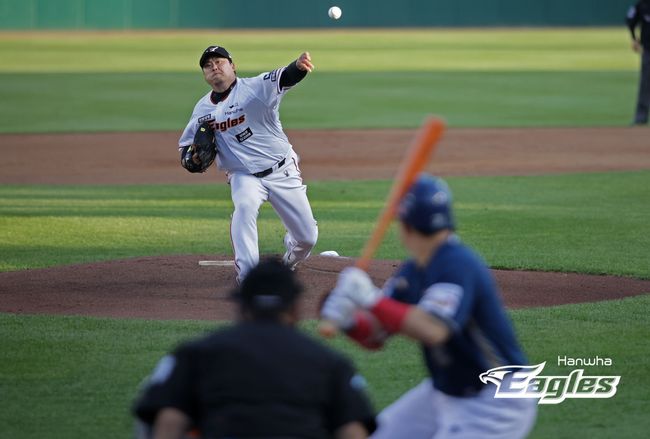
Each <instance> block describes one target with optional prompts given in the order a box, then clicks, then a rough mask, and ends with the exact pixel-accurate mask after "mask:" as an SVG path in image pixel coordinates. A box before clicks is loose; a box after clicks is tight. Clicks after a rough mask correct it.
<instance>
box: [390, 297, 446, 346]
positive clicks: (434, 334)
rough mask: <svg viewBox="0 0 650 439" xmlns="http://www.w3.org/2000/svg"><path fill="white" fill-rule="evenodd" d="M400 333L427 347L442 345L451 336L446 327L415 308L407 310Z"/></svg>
mask: <svg viewBox="0 0 650 439" xmlns="http://www.w3.org/2000/svg"><path fill="white" fill-rule="evenodd" d="M400 332H401V333H402V334H404V335H406V336H408V337H410V338H412V339H414V340H417V341H419V342H421V343H424V344H426V345H429V346H433V345H437V344H441V343H444V342H445V341H447V339H448V338H449V336H450V335H451V333H450V331H449V328H448V327H447V325H445V324H444V323H442V322H441V321H439V320H436V319H435V318H433V317H431V316H430V315H429V314H427V313H426V312H425V311H423V310H421V309H420V308H418V307H417V306H412V307H411V309H410V310H409V313H408V314H407V315H406V318H405V319H404V323H403V324H402V329H401V330H400Z"/></svg>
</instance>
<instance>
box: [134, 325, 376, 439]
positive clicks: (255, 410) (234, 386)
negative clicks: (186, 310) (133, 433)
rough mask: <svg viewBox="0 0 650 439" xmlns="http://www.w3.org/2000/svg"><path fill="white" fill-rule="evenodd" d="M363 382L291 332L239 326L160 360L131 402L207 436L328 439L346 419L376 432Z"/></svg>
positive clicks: (142, 414)
mask: <svg viewBox="0 0 650 439" xmlns="http://www.w3.org/2000/svg"><path fill="white" fill-rule="evenodd" d="M364 388H365V380H364V379H363V377H361V376H360V375H357V374H356V372H355V371H354V369H353V367H352V365H351V364H350V362H349V361H348V360H346V359H345V358H344V357H343V356H341V355H339V354H337V353H335V352H334V351H332V350H330V349H328V348H326V347H325V346H322V345H321V344H319V343H317V342H316V341H314V340H312V339H311V338H309V337H308V336H306V335H304V334H302V333H300V332H299V331H298V330H296V329H295V328H292V327H289V326H285V325H281V324H277V323H272V322H268V323H267V322H243V323H239V324H237V325H235V326H233V327H231V328H228V329H225V330H220V331H217V332H214V333H212V334H210V335H208V336H206V337H204V338H202V339H199V340H197V341H193V342H189V343H186V344H183V345H181V346H180V347H179V348H178V349H177V350H176V351H175V352H174V354H173V355H171V356H167V357H165V358H163V359H162V360H161V361H160V363H159V364H158V366H157V368H156V370H155V371H154V373H153V374H152V376H151V378H150V382H149V383H148V384H147V387H146V388H145V390H144V393H143V394H142V396H141V397H140V399H139V400H138V401H137V402H136V405H135V408H134V410H135V413H136V415H137V416H138V417H139V418H140V419H142V420H143V421H144V422H146V423H152V422H153V421H154V419H155V416H156V414H157V412H158V411H159V410H161V409H162V408H165V407H173V408H176V409H179V410H181V411H182V412H183V413H185V414H187V415H188V416H189V417H190V418H191V419H192V421H193V422H194V423H195V426H196V427H197V428H198V429H199V430H200V431H201V433H202V435H203V437H207V438H223V437H236V438H252V437H260V438H261V437H264V438H273V437H282V438H287V437H292V438H293V437H295V438H330V437H332V435H333V432H334V431H336V430H337V429H338V428H339V427H340V426H342V425H344V424H347V423H348V422H354V421H359V422H362V423H363V424H365V425H366V428H368V430H369V431H372V430H374V428H375V424H374V415H373V412H372V409H371V407H370V404H369V403H368V400H367V398H366V395H365V389H364Z"/></svg>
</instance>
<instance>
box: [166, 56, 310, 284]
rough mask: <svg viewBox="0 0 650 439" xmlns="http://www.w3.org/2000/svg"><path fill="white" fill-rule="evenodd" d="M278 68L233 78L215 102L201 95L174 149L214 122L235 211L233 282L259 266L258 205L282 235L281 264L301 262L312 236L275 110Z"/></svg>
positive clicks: (280, 92) (293, 159) (279, 93)
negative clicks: (268, 209)
mask: <svg viewBox="0 0 650 439" xmlns="http://www.w3.org/2000/svg"><path fill="white" fill-rule="evenodd" d="M284 69H285V68H279V69H277V70H274V71H271V72H268V73H264V74H261V75H259V76H256V77H253V78H237V79H236V82H235V84H234V86H233V88H232V90H231V91H230V93H229V94H228V96H227V97H226V98H225V99H224V100H223V101H220V102H216V103H215V102H213V101H212V98H211V97H212V92H209V93H207V94H206V95H205V96H203V98H201V99H200V100H199V102H198V103H197V104H196V106H195V107H194V111H193V112H192V117H191V119H190V121H189V123H188V124H187V126H186V127H185V130H184V131H183V134H182V136H181V138H180V140H179V148H180V149H182V148H183V147H185V146H187V145H190V144H191V143H192V141H193V138H194V134H195V133H196V130H197V128H198V126H199V124H200V123H202V122H205V121H209V120H213V121H214V123H215V127H216V130H215V133H216V141H217V148H218V153H217V164H218V166H219V168H220V169H222V170H224V171H225V172H226V175H227V176H228V182H229V184H230V187H231V196H232V201H233V203H234V206H235V210H234V212H233V215H232V221H231V226H230V236H231V240H232V246H233V250H234V253H235V266H236V268H237V272H238V276H237V279H238V280H239V281H241V280H242V279H243V278H244V276H245V275H246V273H247V272H248V271H249V270H250V269H251V268H252V267H254V266H255V265H256V264H257V263H258V261H259V249H258V234H257V216H258V212H259V208H260V206H261V205H262V203H263V202H264V201H267V200H268V201H269V202H270V203H271V205H272V206H273V209H274V210H275V211H276V212H277V214H278V215H279V216H280V218H281V219H282V222H283V224H284V227H285V228H286V230H287V233H286V235H285V238H284V245H285V247H286V253H285V255H284V261H285V263H287V265H289V266H290V267H293V266H295V264H297V263H298V262H300V261H301V260H304V259H305V258H307V257H308V256H309V254H310V252H311V249H312V248H313V247H314V245H315V244H316V239H317V237H318V229H317V226H316V221H315V220H314V217H313V214H312V210H311V206H310V205H309V201H308V199H307V187H306V186H305V185H303V182H302V177H301V175H300V169H299V168H298V156H297V154H296V153H295V152H294V150H293V148H292V146H291V144H290V143H289V140H288V139H287V136H286V134H285V133H284V131H283V130H282V124H281V123H280V117H279V112H278V109H279V106H280V102H281V100H282V98H283V96H284V95H285V93H286V92H287V90H288V89H289V88H288V87H285V88H281V87H280V76H281V75H282V72H283V71H284ZM255 174H257V176H256V175H255Z"/></svg>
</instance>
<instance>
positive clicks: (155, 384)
mask: <svg viewBox="0 0 650 439" xmlns="http://www.w3.org/2000/svg"><path fill="white" fill-rule="evenodd" d="M191 366H192V364H191V354H190V351H189V350H187V349H183V348H180V349H178V350H177V351H176V352H175V353H174V354H173V355H167V356H165V357H163V358H162V359H161V360H160V361H159V362H158V365H157V366H156V368H155V369H154V371H153V373H152V374H151V376H150V377H149V380H148V382H147V383H146V385H145V387H144V391H143V393H142V395H141V396H140V398H139V399H138V401H137V402H136V404H135V406H134V412H135V414H136V415H137V416H138V418H140V419H141V420H142V421H144V422H146V423H148V424H153V422H154V421H155V420H156V416H157V415H158V412H159V411H160V410H162V409H164V408H176V409H178V410H180V411H182V412H183V413H185V414H186V415H187V416H189V417H190V418H194V416H195V409H194V407H195V404H194V401H193V398H192V389H193V388H194V385H193V383H192V380H193V377H194V374H193V373H192V367H191Z"/></svg>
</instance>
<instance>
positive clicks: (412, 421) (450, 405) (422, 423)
mask: <svg viewBox="0 0 650 439" xmlns="http://www.w3.org/2000/svg"><path fill="white" fill-rule="evenodd" d="M398 215H399V219H400V238H401V240H402V243H403V245H404V247H405V248H406V249H407V250H408V252H409V253H410V255H411V259H410V260H408V261H406V262H405V263H404V264H403V265H402V266H401V268H400V269H399V270H398V271H397V273H396V274H395V275H394V276H393V277H392V278H390V279H389V280H388V281H387V283H386V285H385V287H384V290H383V291H381V290H380V289H379V288H377V287H375V286H374V285H373V283H372V281H371V280H370V278H369V277H368V275H367V274H366V273H365V272H364V271H362V270H360V269H358V268H346V269H345V270H344V271H343V272H342V273H341V274H340V276H339V279H338V282H337V285H336V287H335V289H334V290H333V291H332V293H331V294H330V295H329V297H328V298H327V300H326V301H325V303H324V304H323V307H322V309H321V317H322V318H323V319H325V320H328V321H330V322H332V323H334V324H336V325H337V326H338V327H339V328H341V329H342V330H344V331H345V332H346V334H347V335H348V336H350V337H351V338H353V339H354V340H356V341H357V342H359V343H361V344H362V345H364V346H366V347H368V348H379V347H381V346H382V344H383V341H384V340H385V339H386V337H387V336H389V335H391V334H396V333H401V334H403V335H406V336H408V337H410V338H412V339H414V340H416V341H418V342H420V343H421V344H422V353H423V357H424V362H425V364H426V367H427V368H428V370H429V373H430V376H431V378H429V379H426V380H424V381H423V382H422V383H421V384H420V385H418V386H416V387H415V388H413V389H411V390H410V391H409V392H407V393H406V394H404V395H403V396H402V397H401V398H399V399H398V400H397V401H396V402H394V403H393V404H392V405H390V406H388V407H387V408H386V409H385V410H383V411H382V413H380V415H379V417H378V429H377V431H376V432H375V434H373V435H372V438H381V439H388V438H391V439H394V438H409V439H419V438H422V439H424V438H426V439H434V438H435V439H440V438H482V439H497V438H499V439H501V438H503V439H505V438H522V437H525V436H526V435H527V434H528V432H529V431H530V430H531V428H532V426H533V424H534V421H535V416H536V407H537V406H536V404H537V401H536V400H534V399H496V398H495V397H494V393H495V387H494V386H491V385H489V386H488V385H486V384H484V383H483V382H481V380H480V379H479V375H480V374H481V373H483V372H485V371H487V370H488V369H491V368H494V367H499V366H506V365H525V364H527V362H526V358H525V355H524V353H523V352H522V350H521V349H520V347H519V344H518V343H517V340H516V337H515V334H514V331H513V328H512V325H511V323H510V321H509V319H508V317H507V315H506V311H505V309H504V307H503V304H502V302H501V299H500V297H499V294H498V292H497V289H496V286H495V283H494V280H493V278H492V275H491V273H490V271H489V270H488V268H487V267H486V266H485V264H484V262H483V261H482V260H481V259H480V258H479V257H478V256H477V255H476V254H475V253H474V252H473V251H471V250H470V249H469V248H468V247H466V246H465V245H463V244H462V243H461V242H460V240H459V239H458V237H457V236H456V235H455V234H454V219H453V216H452V208H451V194H450V192H449V189H448V187H447V185H446V184H445V183H444V182H443V181H442V180H439V179H436V178H434V177H432V176H429V175H421V176H420V177H419V178H418V180H416V182H415V183H414V184H413V186H412V187H411V188H410V190H409V191H408V192H407V194H406V195H405V197H404V198H403V200H402V201H401V204H400V206H399V212H398Z"/></svg>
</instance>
